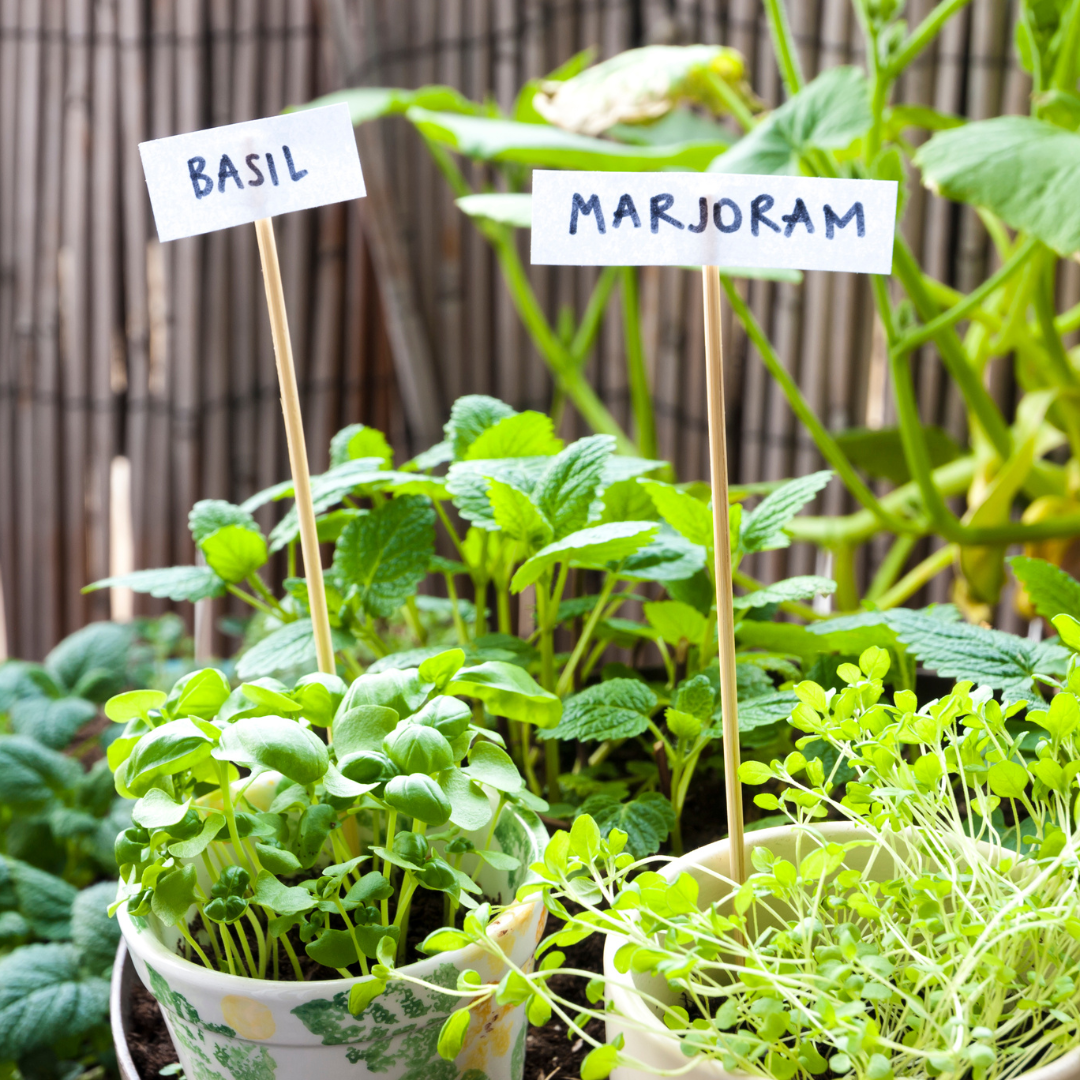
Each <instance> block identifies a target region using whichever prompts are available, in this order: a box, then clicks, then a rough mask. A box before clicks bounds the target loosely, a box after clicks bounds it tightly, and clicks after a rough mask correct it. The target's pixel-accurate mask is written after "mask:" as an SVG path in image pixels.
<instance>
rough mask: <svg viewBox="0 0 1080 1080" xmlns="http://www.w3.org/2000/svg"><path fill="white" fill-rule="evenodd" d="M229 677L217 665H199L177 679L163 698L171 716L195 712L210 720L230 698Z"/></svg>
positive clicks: (194, 713) (201, 717)
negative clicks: (165, 697) (197, 668)
mask: <svg viewBox="0 0 1080 1080" xmlns="http://www.w3.org/2000/svg"><path fill="white" fill-rule="evenodd" d="M230 693H231V688H230V686H229V680H228V677H227V676H226V675H225V673H224V672H223V671H221V670H220V669H218V668H200V669H199V670H198V671H192V672H190V673H189V674H187V675H184V676H183V677H181V678H180V679H177V681H176V683H175V684H174V685H173V688H172V690H170V691H169V696H168V698H167V699H166V701H165V708H166V710H167V711H168V712H169V713H171V714H172V715H174V716H197V717H199V719H200V720H212V719H213V718H214V717H215V716H216V715H217V713H218V710H219V709H220V708H221V707H222V706H223V705H224V704H225V702H226V701H228V699H229V694H230Z"/></svg>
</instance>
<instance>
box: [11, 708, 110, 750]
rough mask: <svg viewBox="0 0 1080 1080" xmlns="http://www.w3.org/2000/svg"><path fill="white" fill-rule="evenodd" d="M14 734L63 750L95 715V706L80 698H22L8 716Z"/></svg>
mask: <svg viewBox="0 0 1080 1080" xmlns="http://www.w3.org/2000/svg"><path fill="white" fill-rule="evenodd" d="M8 715H9V717H10V719H11V728H12V730H13V731H14V732H15V734H16V735H27V736H29V737H30V738H33V739H36V740H37V741H38V742H39V743H41V744H42V745H43V746H48V747H51V748H52V749H53V750H63V748H64V747H65V746H67V745H68V743H70V742H71V740H72V739H73V738H74V737H75V732H77V731H78V730H79V728H81V727H82V726H83V724H87V723H89V722H90V721H91V720H93V719H94V717H95V716H97V706H95V705H94V703H93V702H92V701H87V700H86V699H85V698H81V697H62V698H49V697H34V698H22V699H21V700H19V701H16V702H15V704H14V705H12V706H11V711H10V713H9V714H8Z"/></svg>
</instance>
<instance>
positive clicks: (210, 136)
mask: <svg viewBox="0 0 1080 1080" xmlns="http://www.w3.org/2000/svg"><path fill="white" fill-rule="evenodd" d="M139 152H140V154H141V155H142V163H143V172H144V173H145V174H146V184H147V187H148V188H149V189H150V202H151V205H152V206H153V208H154V221H155V222H156V223H157V230H158V238H159V239H161V240H178V239H180V237H182V236H198V235H199V234H201V233H208V232H214V231H215V230H217V229H227V228H229V227H231V226H233V225H243V224H246V223H247V222H249V221H257V220H258V219H260V218H268V217H274V216H276V215H278V214H287V213H291V212H292V211H294V210H307V209H309V208H311V207H313V206H323V205H325V204H326V203H335V202H344V201H345V200H346V199H358V198H360V197H361V196H363V195H364V194H365V188H364V176H363V173H362V172H361V171H360V157H359V155H358V154H357V152H356V138H355V136H354V135H353V128H352V123H351V121H350V120H349V108H348V106H347V105H345V104H339V105H327V106H325V107H324V108H321V109H307V110H305V111H303V112H296V113H288V114H286V115H284V116H270V117H266V118H265V119H263V120H251V121H248V122H247V123H243V124H229V125H227V126H225V127H217V128H208V129H206V130H205V131H192V132H189V133H188V134H186V135H173V136H172V137H170V138H168V139H156V140H154V141H153V142H144V143H140V144H139Z"/></svg>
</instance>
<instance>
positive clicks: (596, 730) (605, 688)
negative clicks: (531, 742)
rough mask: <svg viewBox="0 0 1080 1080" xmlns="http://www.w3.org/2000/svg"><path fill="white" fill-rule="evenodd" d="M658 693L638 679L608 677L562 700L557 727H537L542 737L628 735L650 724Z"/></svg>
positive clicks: (590, 738)
mask: <svg viewBox="0 0 1080 1080" xmlns="http://www.w3.org/2000/svg"><path fill="white" fill-rule="evenodd" d="M655 708H656V695H655V694H654V693H653V692H652V690H650V689H649V687H648V686H647V685H646V684H645V683H643V682H641V681H640V680H638V679H608V680H607V681H606V682H602V683H598V684H597V685H596V686H590V687H587V688H586V689H585V690H582V691H581V692H580V693H577V694H574V695H573V696H572V697H568V698H567V699H566V701H565V702H563V715H562V719H561V720H560V721H559V725H558V727H555V728H552V729H551V730H549V731H538V732H537V733H536V734H537V737H538V738H541V739H571V740H577V741H592V742H599V741H601V740H603V739H629V738H633V737H634V736H636V735H640V734H641V733H642V732H643V731H645V730H646V729H647V728H648V726H649V717H650V715H651V714H652V711H653V710H654V709H655Z"/></svg>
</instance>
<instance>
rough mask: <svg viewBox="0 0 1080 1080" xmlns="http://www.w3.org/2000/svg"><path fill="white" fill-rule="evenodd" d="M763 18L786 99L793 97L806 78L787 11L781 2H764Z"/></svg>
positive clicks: (766, 0) (769, 0) (773, 0)
mask: <svg viewBox="0 0 1080 1080" xmlns="http://www.w3.org/2000/svg"><path fill="white" fill-rule="evenodd" d="M796 2H797V0H796ZM765 17H766V18H767V19H768V20H769V32H770V34H771V35H772V40H773V48H774V49H775V50H776V62H777V66H778V67H779V68H780V76H781V78H782V79H783V80H784V86H785V88H786V89H787V92H788V97H794V96H795V94H797V93H798V92H799V91H800V90H801V89H802V88H803V86H804V85H805V84H806V76H805V75H803V72H802V65H801V64H800V63H799V51H798V48H797V47H796V45H795V35H794V34H792V32H791V24H790V23H789V22H788V17H787V9H786V8H785V7H784V5H783V3H781V0H765Z"/></svg>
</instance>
